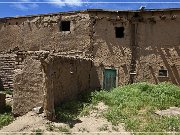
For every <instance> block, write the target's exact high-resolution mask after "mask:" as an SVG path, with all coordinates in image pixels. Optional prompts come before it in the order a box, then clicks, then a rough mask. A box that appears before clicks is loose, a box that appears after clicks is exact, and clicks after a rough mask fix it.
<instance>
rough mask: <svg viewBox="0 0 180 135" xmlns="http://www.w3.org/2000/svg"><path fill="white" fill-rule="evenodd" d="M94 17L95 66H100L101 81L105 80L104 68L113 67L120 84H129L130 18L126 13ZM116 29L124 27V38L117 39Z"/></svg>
mask: <svg viewBox="0 0 180 135" xmlns="http://www.w3.org/2000/svg"><path fill="white" fill-rule="evenodd" d="M93 16H94V18H93V20H94V27H93V31H94V34H93V39H92V43H93V56H94V62H95V65H96V66H100V68H99V70H98V73H99V79H100V80H103V70H104V68H111V67H112V68H116V69H117V72H118V74H119V76H118V80H117V81H118V84H119V85H122V84H127V83H128V82H129V70H130V62H131V48H130V46H131V26H130V23H129V20H128V19H129V18H128V17H127V16H126V14H124V13H119V14H118V13H113V14H112V13H97V14H93ZM115 27H124V38H116V35H115ZM102 83H103V82H102V81H101V85H102Z"/></svg>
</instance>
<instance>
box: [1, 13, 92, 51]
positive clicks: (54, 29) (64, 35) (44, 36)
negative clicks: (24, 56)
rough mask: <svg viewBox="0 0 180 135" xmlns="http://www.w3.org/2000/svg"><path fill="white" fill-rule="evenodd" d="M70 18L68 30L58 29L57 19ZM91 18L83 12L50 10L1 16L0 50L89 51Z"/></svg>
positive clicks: (64, 19)
mask: <svg viewBox="0 0 180 135" xmlns="http://www.w3.org/2000/svg"><path fill="white" fill-rule="evenodd" d="M61 21H70V25H71V29H70V31H60V22H61ZM89 25H90V20H89V15H88V14H86V13H64V14H60V13H59V14H49V15H42V16H31V17H19V18H9V19H6V18H4V19H3V18H2V19H0V52H7V51H9V52H13V51H15V50H20V51H38V50H55V51H68V50H76V51H88V48H89V45H90V36H89V34H90V29H89Z"/></svg>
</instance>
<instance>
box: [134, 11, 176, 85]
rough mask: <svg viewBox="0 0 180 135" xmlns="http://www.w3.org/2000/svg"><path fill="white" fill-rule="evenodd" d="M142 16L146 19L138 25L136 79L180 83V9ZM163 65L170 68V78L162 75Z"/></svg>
mask: <svg viewBox="0 0 180 135" xmlns="http://www.w3.org/2000/svg"><path fill="white" fill-rule="evenodd" d="M174 16H176V18H173V17H174ZM143 17H144V18H145V19H144V20H145V21H144V22H140V23H138V24H137V42H138V43H137V46H138V47H139V49H138V59H137V81H148V82H151V83H159V82H162V81H169V82H172V83H174V84H177V85H180V26H179V24H180V12H175V11H174V12H164V13H162V12H157V13H154V15H152V14H144V15H143ZM162 17H163V18H162ZM151 18H153V20H154V21H150V20H149V19H151ZM162 67H163V68H164V69H166V70H167V71H168V77H159V75H158V73H159V70H160V69H161V68H162Z"/></svg>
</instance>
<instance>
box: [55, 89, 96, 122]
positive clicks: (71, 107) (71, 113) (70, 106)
mask: <svg viewBox="0 0 180 135" xmlns="http://www.w3.org/2000/svg"><path fill="white" fill-rule="evenodd" d="M77 99H78V100H72V101H69V102H64V103H62V104H60V105H58V106H56V107H55V113H56V119H57V120H59V121H61V122H70V121H75V120H77V119H78V117H79V116H86V115H89V112H90V111H91V110H92V109H93V103H92V100H91V99H92V97H91V93H90V92H88V93H82V94H81V95H79V97H78V98H77Z"/></svg>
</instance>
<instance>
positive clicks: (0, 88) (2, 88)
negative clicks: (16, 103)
mask: <svg viewBox="0 0 180 135" xmlns="http://www.w3.org/2000/svg"><path fill="white" fill-rule="evenodd" d="M3 90H4V86H3V82H2V80H1V77H0V91H3Z"/></svg>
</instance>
